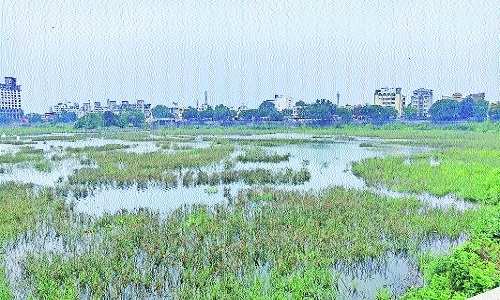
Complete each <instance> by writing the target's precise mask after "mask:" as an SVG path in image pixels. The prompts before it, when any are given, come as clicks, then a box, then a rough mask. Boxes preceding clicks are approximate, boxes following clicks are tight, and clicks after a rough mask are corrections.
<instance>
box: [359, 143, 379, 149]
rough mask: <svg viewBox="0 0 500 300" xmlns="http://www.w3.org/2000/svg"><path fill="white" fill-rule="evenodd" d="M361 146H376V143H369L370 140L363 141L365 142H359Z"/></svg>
mask: <svg viewBox="0 0 500 300" xmlns="http://www.w3.org/2000/svg"><path fill="white" fill-rule="evenodd" d="M359 146H360V147H361V148H364V147H375V145H374V144H372V143H368V142H363V143H361V144H359Z"/></svg>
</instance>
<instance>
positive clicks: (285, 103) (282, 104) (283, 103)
mask: <svg viewBox="0 0 500 300" xmlns="http://www.w3.org/2000/svg"><path fill="white" fill-rule="evenodd" d="M266 102H271V103H273V104H274V107H276V110H277V111H283V110H285V109H292V108H293V105H292V97H284V96H283V95H274V99H270V100H266Z"/></svg>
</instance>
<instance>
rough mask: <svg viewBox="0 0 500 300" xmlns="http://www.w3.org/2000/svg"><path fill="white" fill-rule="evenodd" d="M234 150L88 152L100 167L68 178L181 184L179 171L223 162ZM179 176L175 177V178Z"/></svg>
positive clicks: (85, 181)
mask: <svg viewBox="0 0 500 300" xmlns="http://www.w3.org/2000/svg"><path fill="white" fill-rule="evenodd" d="M233 150H234V148H233V147H231V146H219V147H210V148H206V149H188V150H183V151H178V152H174V153H169V154H167V153H164V152H162V151H156V152H150V153H141V154H138V153H125V152H112V151H111V152H102V151H100V152H87V153H86V155H87V157H86V159H88V160H90V161H93V162H96V163H97V168H93V167H92V168H91V167H88V168H82V169H79V170H76V171H75V173H74V174H73V175H71V176H70V177H69V178H68V181H69V183H70V184H71V185H74V184H87V185H89V186H91V187H95V186H99V185H109V184H111V185H112V184H118V185H127V184H132V183H134V182H136V183H145V182H150V181H152V182H164V183H166V184H167V185H174V184H176V183H177V176H176V175H175V172H179V171H180V170H182V169H185V168H196V167H201V166H206V165H209V164H214V163H219V162H220V161H222V160H223V159H224V158H226V157H228V156H229V154H230V153H231V152H232V151H233ZM174 178H175V180H174Z"/></svg>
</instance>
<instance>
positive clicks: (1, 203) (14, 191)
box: [0, 183, 65, 299]
mask: <svg viewBox="0 0 500 300" xmlns="http://www.w3.org/2000/svg"><path fill="white" fill-rule="evenodd" d="M64 211H65V207H64V202H62V201H61V200H58V199H57V198H55V196H54V195H53V193H52V192H51V191H50V190H48V189H42V190H39V191H36V190H35V188H34V187H33V186H32V185H29V184H15V183H4V184H2V185H0V243H2V244H3V243H5V241H6V240H9V239H11V238H14V237H15V236H17V235H18V234H20V233H22V232H25V231H27V230H30V229H32V228H34V227H35V226H36V224H37V222H41V221H42V220H44V219H45V218H47V216H48V215H49V214H53V215H55V216H62V215H63V214H64ZM4 255H5V254H4V251H1V253H0V258H2V261H3V258H4ZM7 275H9V274H5V272H4V265H3V264H1V265H0V297H1V299H10V298H12V293H11V291H10V288H9V284H8V282H7V281H6V280H5V279H6V276H7Z"/></svg>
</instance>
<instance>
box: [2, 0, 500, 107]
mask: <svg viewBox="0 0 500 300" xmlns="http://www.w3.org/2000/svg"><path fill="white" fill-rule="evenodd" d="M120 2H122V3H120ZM271 2H272V4H271ZM0 4H1V19H0V21H1V23H0V51H1V52H0V77H5V76H13V77H17V78H18V83H19V84H20V85H21V87H22V91H23V92H22V106H23V109H24V110H25V112H44V111H47V110H48V108H49V106H51V105H54V104H56V103H58V102H63V101H72V102H79V103H82V102H84V101H88V100H90V101H91V102H94V101H101V102H105V101H106V99H108V98H109V99H112V100H117V101H118V102H120V101H121V100H128V101H131V102H135V101H136V100H137V99H143V100H146V102H150V103H152V104H153V106H154V105H157V104H165V105H168V106H171V105H172V102H178V103H179V105H191V106H195V105H196V101H197V100H198V101H200V102H202V101H203V97H204V95H203V94H204V91H205V90H206V91H208V95H209V104H211V105H214V104H219V103H223V104H225V105H228V106H234V107H238V106H239V105H241V103H245V104H246V105H247V106H249V107H256V106H258V105H259V104H260V103H261V102H262V101H263V100H265V99H269V98H272V97H274V94H283V95H288V96H291V97H293V100H294V102H296V101H299V100H303V101H305V102H308V103H309V102H313V101H314V100H316V99H317V98H326V99H332V100H334V99H335V94H336V93H337V91H339V92H340V94H341V97H340V104H346V103H349V104H358V103H372V101H373V92H374V90H375V89H378V88H381V87H401V88H403V93H404V94H406V95H407V96H408V97H409V96H410V95H411V93H412V91H413V90H415V89H417V88H420V87H424V88H430V89H433V90H434V92H435V93H434V95H435V97H434V99H435V100H436V99H440V98H441V95H443V94H444V95H451V94H452V93H454V92H457V91H459V92H461V93H462V94H465V95H467V94H469V93H476V92H485V93H486V98H487V100H489V101H495V102H496V101H498V100H500V50H499V49H500V4H499V2H498V0H496V1H495V0H491V1H489V0H487V1H470V0H467V1H462V0H446V1H439V0H435V1H408V0H401V1H398V0H396V1H370V0H368V1H366V3H363V2H362V1H352V0H345V1H344V0H342V1H268V0H255V1H229V0H219V1H217V0H216V1H200V0H184V1H179V0H176V1H168V0H147V1H141V0H135V1H104V0H85V1H83V0H82V1H80V0H66V1H63V0H59V1H56V0H44V1H32V0H16V1H14V0H0ZM1 81H2V82H3V78H2V80H1Z"/></svg>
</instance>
